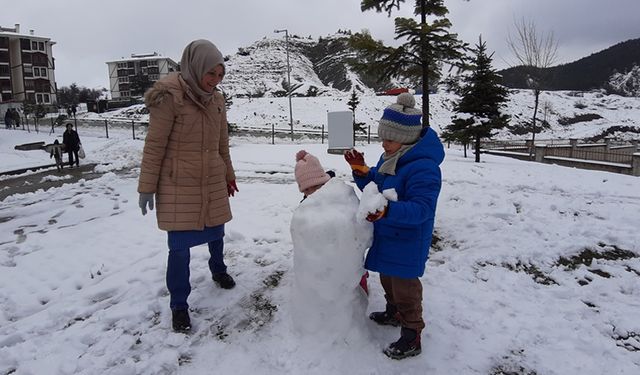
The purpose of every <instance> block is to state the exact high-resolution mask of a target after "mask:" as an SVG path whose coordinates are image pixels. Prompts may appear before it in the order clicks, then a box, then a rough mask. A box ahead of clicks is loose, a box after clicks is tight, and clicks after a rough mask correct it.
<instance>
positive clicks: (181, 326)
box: [171, 309, 191, 333]
mask: <svg viewBox="0 0 640 375" xmlns="http://www.w3.org/2000/svg"><path fill="white" fill-rule="evenodd" d="M171 315H172V316H171V321H172V323H173V330H174V331H176V332H181V333H187V332H189V331H190V330H191V319H190V318H189V310H187V309H172V310H171Z"/></svg>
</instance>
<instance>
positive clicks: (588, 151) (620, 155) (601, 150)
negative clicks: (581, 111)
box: [545, 145, 633, 165]
mask: <svg viewBox="0 0 640 375" xmlns="http://www.w3.org/2000/svg"><path fill="white" fill-rule="evenodd" d="M545 156H554V157H562V158H570V159H582V160H590V161H601V162H608V163H618V164H628V165H631V163H632V162H633V152H626V151H615V150H611V149H607V148H606V146H596V147H589V146H588V145H587V146H577V147H557V146H555V147H554V146H551V147H549V146H547V147H546V148H545Z"/></svg>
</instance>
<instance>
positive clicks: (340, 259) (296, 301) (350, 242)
mask: <svg viewBox="0 0 640 375" xmlns="http://www.w3.org/2000/svg"><path fill="white" fill-rule="evenodd" d="M358 203H359V201H358V197H357V196H356V193H355V191H354V188H353V187H352V186H350V185H347V184H346V183H344V182H343V181H341V180H339V179H338V178H332V179H331V180H329V181H328V182H327V183H326V184H324V185H323V186H322V187H321V188H320V189H319V190H317V191H316V192H314V193H313V194H311V195H309V196H308V197H307V198H306V199H305V200H304V201H303V202H302V203H300V206H299V207H298V208H297V209H296V210H295V212H294V214H293V218H292V219H291V239H292V241H293V272H294V282H293V288H292V289H293V292H292V299H291V312H292V318H293V323H294V326H295V328H296V329H297V330H298V331H299V332H301V334H302V335H303V336H306V337H311V338H312V339H313V341H315V342H316V343H317V342H320V341H324V342H327V343H329V344H333V345H345V343H347V344H348V346H355V347H358V346H362V345H365V344H366V342H367V341H369V337H368V334H367V333H368V329H367V326H366V325H365V323H366V319H367V318H366V314H365V312H366V308H367V298H366V295H365V293H364V291H363V290H362V289H361V288H360V286H359V282H360V278H361V277H362V275H363V274H364V272H365V271H364V268H363V264H364V254H365V251H366V250H367V249H368V248H369V246H371V241H372V238H373V225H372V224H371V223H368V222H366V221H359V220H356V211H357V209H358ZM348 346H347V347H345V348H344V349H345V350H347V349H348Z"/></svg>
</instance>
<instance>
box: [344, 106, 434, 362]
mask: <svg viewBox="0 0 640 375" xmlns="http://www.w3.org/2000/svg"><path fill="white" fill-rule="evenodd" d="M421 116H422V112H421V111H420V110H419V109H417V108H415V99H414V98H413V95H411V94H409V93H403V94H400V95H399V96H398V98H397V103H394V104H392V105H391V106H389V107H387V108H385V110H384V112H383V114H382V118H381V119H380V124H379V126H378V137H379V138H381V139H382V147H383V149H384V153H383V154H382V155H381V156H380V159H379V160H378V163H377V165H376V166H375V167H372V168H369V167H367V165H366V164H365V161H364V155H363V154H362V153H360V152H358V151H356V150H350V151H347V152H346V153H345V159H346V160H347V162H348V163H349V165H350V166H351V169H352V171H353V177H354V180H355V182H356V184H357V185H358V188H360V189H361V190H363V189H364V188H365V186H366V185H368V184H369V183H370V182H374V183H375V184H376V186H377V188H378V192H384V191H385V190H388V191H393V190H395V194H391V195H390V196H391V197H393V196H395V197H394V198H393V199H392V198H389V200H388V201H386V202H387V203H386V205H385V206H384V208H381V209H380V210H377V211H376V212H371V213H369V215H368V217H367V220H368V221H371V222H373V244H372V245H371V248H370V249H369V252H368V253H367V258H366V260H365V268H366V269H368V270H370V271H374V272H378V273H379V274H380V282H381V284H382V287H383V289H384V292H385V299H386V308H385V310H384V311H379V312H374V313H371V315H370V316H369V318H370V319H371V320H373V321H374V322H376V323H378V324H380V325H393V326H401V327H402V328H401V330H400V338H399V339H398V340H397V341H395V342H393V343H391V344H390V345H389V346H388V347H387V348H386V349H385V350H384V353H385V354H386V355H387V356H389V357H391V358H394V359H402V358H406V357H410V356H415V355H418V354H420V352H421V350H422V349H421V344H420V336H421V332H422V330H423V329H424V327H425V323H424V320H423V318H422V283H421V282H420V277H421V276H422V275H423V274H424V270H425V264H426V262H427V258H428V255H429V248H430V246H431V239H432V234H433V224H434V220H435V213H436V204H437V201H438V195H439V193H440V187H441V184H442V177H441V173H440V163H442V161H443V160H444V147H443V146H442V143H441V142H440V139H439V138H438V136H437V135H436V133H435V131H433V129H431V128H425V129H422V125H421V122H420V118H421Z"/></svg>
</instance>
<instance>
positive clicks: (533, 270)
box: [502, 261, 558, 285]
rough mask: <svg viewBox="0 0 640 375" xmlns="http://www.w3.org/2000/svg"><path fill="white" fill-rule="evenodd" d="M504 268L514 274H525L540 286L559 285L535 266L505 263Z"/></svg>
mask: <svg viewBox="0 0 640 375" xmlns="http://www.w3.org/2000/svg"><path fill="white" fill-rule="evenodd" d="M502 266H503V267H504V268H506V269H508V270H511V271H514V272H524V273H526V274H527V275H529V276H531V278H532V279H533V281H535V282H536V283H538V284H542V285H558V283H557V282H556V281H555V280H554V279H552V278H551V277H549V276H547V275H545V274H544V272H542V271H541V270H540V269H539V268H538V267H537V266H536V265H535V264H526V263H522V262H521V261H518V262H517V263H516V264H509V263H503V264H502Z"/></svg>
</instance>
